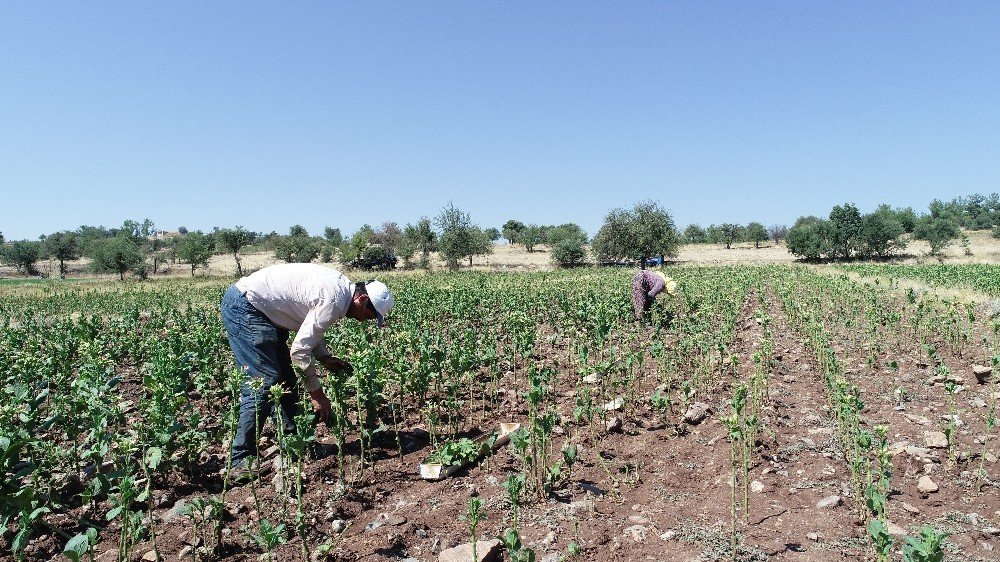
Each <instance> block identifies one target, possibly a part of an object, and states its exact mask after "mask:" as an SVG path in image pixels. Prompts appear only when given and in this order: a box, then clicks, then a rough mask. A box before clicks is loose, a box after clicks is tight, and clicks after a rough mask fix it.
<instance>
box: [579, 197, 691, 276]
mask: <svg viewBox="0 0 1000 562" xmlns="http://www.w3.org/2000/svg"><path fill="white" fill-rule="evenodd" d="M678 246H680V235H679V234H678V233H677V229H676V228H675V226H674V219H673V217H671V216H670V213H668V212H667V211H665V210H664V209H663V208H662V207H661V206H660V205H659V203H656V202H653V201H643V202H641V203H638V204H636V205H635V207H633V208H632V209H630V210H625V209H613V210H612V211H610V212H609V213H608V214H607V215H606V216H605V217H604V225H603V226H602V227H601V230H600V231H599V232H598V233H597V236H595V237H594V242H593V245H592V249H593V250H594V252H595V254H596V255H597V256H598V259H599V260H601V261H620V260H622V259H632V260H636V261H638V262H639V264H640V267H642V268H645V266H646V259H647V258H649V257H652V256H671V257H672V256H675V255H676V254H677V248H678Z"/></svg>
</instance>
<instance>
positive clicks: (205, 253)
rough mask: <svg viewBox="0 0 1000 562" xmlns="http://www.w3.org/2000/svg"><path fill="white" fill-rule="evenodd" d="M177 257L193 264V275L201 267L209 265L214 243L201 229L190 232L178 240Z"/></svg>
mask: <svg viewBox="0 0 1000 562" xmlns="http://www.w3.org/2000/svg"><path fill="white" fill-rule="evenodd" d="M177 257H178V259H180V260H182V261H186V262H188V264H190V265H191V276H192V277H194V272H195V270H196V269H197V268H199V267H204V266H206V265H208V259H209V258H210V257H212V243H211V241H210V240H209V238H208V236H206V235H205V234H204V233H203V232H201V231H195V232H189V233H187V234H185V235H184V236H182V237H181V238H180V240H178V241H177Z"/></svg>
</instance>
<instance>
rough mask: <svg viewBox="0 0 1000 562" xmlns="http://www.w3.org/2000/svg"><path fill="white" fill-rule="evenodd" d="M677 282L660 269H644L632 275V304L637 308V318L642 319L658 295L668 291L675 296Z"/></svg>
mask: <svg viewBox="0 0 1000 562" xmlns="http://www.w3.org/2000/svg"><path fill="white" fill-rule="evenodd" d="M676 289H677V282H676V281H674V280H673V279H671V278H670V277H667V276H666V275H664V274H663V273H661V272H659V271H650V270H648V269H642V270H639V271H638V272H636V274H635V276H634V277H632V306H633V307H634V308H635V319H636V320H641V319H642V316H643V314H644V313H646V312H648V311H649V309H650V307H652V306H653V301H655V300H656V295H658V294H660V293H662V292H664V291H666V293H667V294H668V295H671V296H673V294H674V291H675V290H676Z"/></svg>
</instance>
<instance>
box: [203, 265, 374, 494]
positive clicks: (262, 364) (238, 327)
mask: <svg viewBox="0 0 1000 562" xmlns="http://www.w3.org/2000/svg"><path fill="white" fill-rule="evenodd" d="M393 302H394V301H393V297H392V293H391V292H389V288H388V287H386V286H385V284H384V283H382V282H381V281H369V282H367V283H352V282H351V280H350V279H348V278H347V277H346V276H344V275H343V274H342V273H340V272H339V271H337V270H334V269H330V268H328V267H325V266H322V265H317V264H309V263H294V264H280V265H272V266H270V267H265V268H264V269H261V270H260V271H257V272H255V273H253V274H251V275H249V276H247V277H244V278H242V279H240V280H239V281H237V282H236V283H234V284H233V285H231V286H230V287H229V289H228V290H226V293H225V295H223V297H222V321H223V324H225V326H226V334H227V335H228V336H229V346H230V347H231V348H232V350H233V355H234V356H235V359H236V365H237V366H238V367H239V368H241V369H243V370H244V371H246V373H247V375H248V376H247V378H246V379H245V380H244V382H243V387H242V390H241V396H240V417H239V424H238V426H237V428H236V438H235V440H234V441H233V449H232V452H231V453H230V458H231V460H232V465H231V466H232V468H231V470H232V473H231V474H233V475H234V476H235V477H236V478H237V479H245V478H246V477H248V476H249V475H250V472H249V467H248V466H247V462H246V460H247V458H249V457H251V456H257V438H258V436H257V434H258V433H259V432H260V429H261V427H262V426H263V425H264V421H265V420H267V418H268V417H269V416H270V415H271V413H272V410H273V408H274V404H273V402H272V399H271V393H270V389H271V387H272V386H274V385H279V384H280V385H281V386H283V387H284V389H283V390H284V392H283V394H282V395H281V399H280V400H279V404H278V406H279V410H280V419H281V423H282V425H283V427H284V429H285V431H294V430H295V422H294V419H295V415H296V414H297V413H299V411H300V408H299V390H298V382H297V378H296V376H295V369H294V368H293V365H294V366H295V367H297V368H298V369H300V370H301V371H302V372H303V375H304V378H305V387H306V391H307V392H309V397H310V399H311V401H312V405H313V408H314V409H315V410H316V415H317V418H318V419H319V420H320V421H326V420H327V419H329V416H330V400H329V398H327V396H326V393H324V392H323V387H322V386H321V385H320V381H319V378H318V377H317V376H316V367H315V365H314V364H313V360H312V358H313V357H315V358H316V360H317V361H319V362H320V363H322V364H323V366H324V367H326V368H327V369H328V370H330V371H331V372H337V371H347V372H350V371H351V370H352V367H351V364H350V363H348V362H347V361H344V360H343V359H339V358H337V357H334V356H333V354H332V353H330V351H329V350H328V349H327V347H326V342H325V341H324V339H323V335H324V333H325V332H326V331H327V329H329V328H330V327H331V326H332V325H333V324H334V323H336V322H338V321H339V320H341V319H342V318H344V317H347V318H353V319H355V320H358V321H362V320H372V319H375V320H377V321H378V325H379V326H382V325H383V324H384V317H385V315H387V314H388V313H389V309H391V308H392V305H393ZM290 330H295V331H296V332H297V333H296V335H295V340H294V341H292V344H291V348H290V349H289V346H288V343H287V342H288V333H289V331H290ZM253 379H258V380H259V382H258V383H257V384H254V385H251V384H250V381H251V380H253ZM258 385H259V387H258ZM255 387H258V388H256V389H255Z"/></svg>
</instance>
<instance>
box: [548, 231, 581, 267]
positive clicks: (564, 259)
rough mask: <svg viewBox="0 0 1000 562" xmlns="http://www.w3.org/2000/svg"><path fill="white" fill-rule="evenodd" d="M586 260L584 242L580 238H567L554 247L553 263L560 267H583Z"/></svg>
mask: <svg viewBox="0 0 1000 562" xmlns="http://www.w3.org/2000/svg"><path fill="white" fill-rule="evenodd" d="M586 258H587V252H586V251H585V250H584V249H583V240H581V239H579V238H566V239H565V240H561V241H559V242H557V243H556V244H555V245H554V246H552V261H553V262H554V263H555V264H556V265H559V266H560V267H572V266H575V265H581V264H583V262H584V260H585V259H586Z"/></svg>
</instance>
